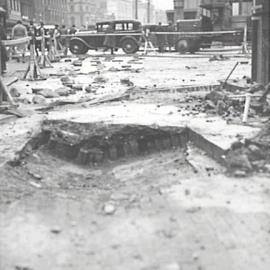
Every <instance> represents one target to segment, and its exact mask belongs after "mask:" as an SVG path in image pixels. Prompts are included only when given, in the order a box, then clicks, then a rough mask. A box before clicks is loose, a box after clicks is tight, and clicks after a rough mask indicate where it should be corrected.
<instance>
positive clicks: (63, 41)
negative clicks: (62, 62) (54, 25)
mask: <svg viewBox="0 0 270 270" xmlns="http://www.w3.org/2000/svg"><path fill="white" fill-rule="evenodd" d="M60 33H61V37H60V43H61V45H62V47H63V50H64V56H67V53H68V47H69V45H68V37H67V34H68V30H67V28H66V26H65V25H62V27H61V29H60Z"/></svg>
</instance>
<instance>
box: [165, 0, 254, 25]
mask: <svg viewBox="0 0 270 270" xmlns="http://www.w3.org/2000/svg"><path fill="white" fill-rule="evenodd" d="M252 1H253V0H174V10H173V11H171V10H170V11H167V18H168V20H170V21H174V22H176V21H177V20H183V19H198V18H200V16H206V17H208V18H210V19H211V21H212V22H213V25H214V30H227V29H240V28H244V27H245V26H246V25H247V24H250V22H251V19H250V18H251V12H252Z"/></svg>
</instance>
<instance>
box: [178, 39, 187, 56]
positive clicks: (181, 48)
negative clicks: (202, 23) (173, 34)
mask: <svg viewBox="0 0 270 270" xmlns="http://www.w3.org/2000/svg"><path fill="white" fill-rule="evenodd" d="M175 49H176V51H177V52H179V53H182V54H185V53H186V52H188V51H189V42H188V40H186V39H181V40H178V41H177V43H176V46H175Z"/></svg>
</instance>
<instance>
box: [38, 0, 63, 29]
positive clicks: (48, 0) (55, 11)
mask: <svg viewBox="0 0 270 270" xmlns="http://www.w3.org/2000/svg"><path fill="white" fill-rule="evenodd" d="M67 1H68V0H34V5H33V7H34V12H33V13H34V14H33V19H34V20H35V21H36V22H40V21H43V22H44V23H45V24H59V25H60V24H66V23H67V18H68V17H67V16H68V2H67Z"/></svg>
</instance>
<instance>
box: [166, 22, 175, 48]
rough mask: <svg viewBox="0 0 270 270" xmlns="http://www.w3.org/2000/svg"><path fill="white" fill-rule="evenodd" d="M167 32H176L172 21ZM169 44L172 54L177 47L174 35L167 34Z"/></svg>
mask: <svg viewBox="0 0 270 270" xmlns="http://www.w3.org/2000/svg"><path fill="white" fill-rule="evenodd" d="M167 31H168V33H173V32H174V31H175V28H174V25H173V23H172V22H171V21H170V22H169V25H168V27H167ZM167 42H168V47H169V51H170V52H171V51H172V48H173V47H174V45H175V42H174V35H173V34H167Z"/></svg>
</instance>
